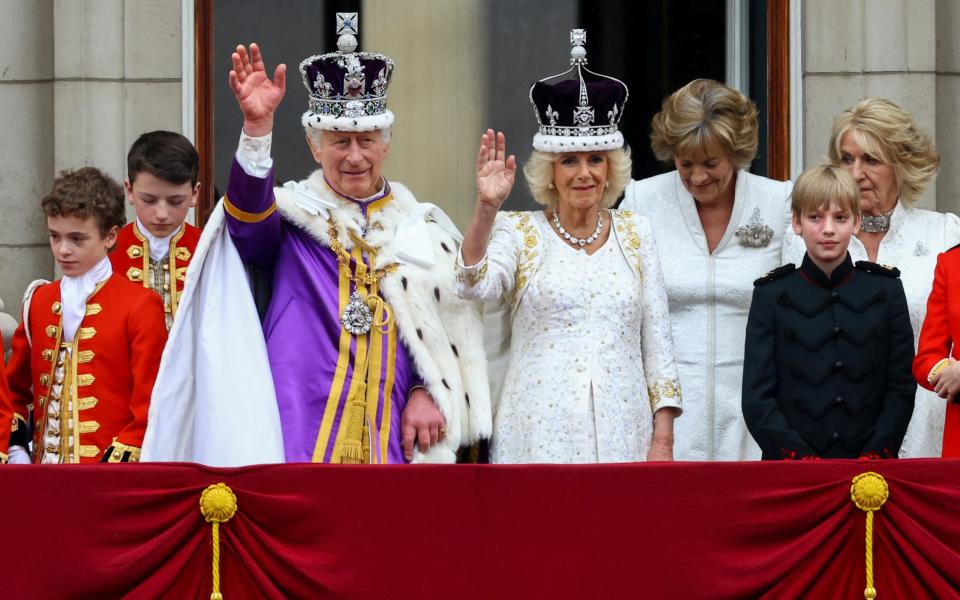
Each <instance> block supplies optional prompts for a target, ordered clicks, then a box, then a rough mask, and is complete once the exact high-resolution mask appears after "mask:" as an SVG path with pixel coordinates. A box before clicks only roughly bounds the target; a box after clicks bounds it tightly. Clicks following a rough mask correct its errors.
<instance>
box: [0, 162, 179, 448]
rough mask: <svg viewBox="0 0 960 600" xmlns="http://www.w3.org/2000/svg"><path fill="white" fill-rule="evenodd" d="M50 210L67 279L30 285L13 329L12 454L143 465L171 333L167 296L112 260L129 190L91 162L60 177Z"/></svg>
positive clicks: (46, 203) (46, 206)
mask: <svg viewBox="0 0 960 600" xmlns="http://www.w3.org/2000/svg"><path fill="white" fill-rule="evenodd" d="M42 206H43V212H44V214H45V215H46V218H47V228H48V229H49V231H50V248H51V250H52V251H53V256H54V258H55V259H56V261H57V264H58V265H59V266H60V269H61V270H62V271H63V278H62V279H59V280H57V281H54V282H52V283H44V284H42V285H39V286H37V287H32V289H31V290H30V291H28V294H27V297H26V298H25V302H24V310H23V322H22V323H21V324H20V326H19V327H18V328H17V331H16V333H15V334H14V338H13V354H12V356H11V358H10V362H9V363H8V364H7V370H6V373H7V377H8V379H9V383H10V391H11V400H12V402H11V403H12V408H13V413H14V416H13V419H15V420H16V421H17V425H18V427H17V428H16V430H15V431H13V432H11V434H10V451H9V460H10V462H11V463H24V462H31V461H32V462H34V463H79V462H97V461H100V462H128V461H136V460H138V459H139V456H140V446H141V444H142V442H143V434H144V430H145V428H146V425H147V409H148V407H149V403H150V393H151V391H152V389H153V383H154V380H155V379H156V375H157V369H158V367H159V365H160V355H161V353H162V352H163V346H164V343H165V342H166V339H167V330H166V327H165V326H164V319H163V306H162V302H161V300H160V298H159V297H158V296H157V295H156V294H154V293H153V292H151V291H149V290H146V289H144V288H143V287H141V286H138V285H133V284H131V283H130V282H129V281H127V280H126V278H125V277H124V276H122V275H121V274H119V273H114V271H113V268H112V266H111V264H110V259H109V258H108V257H107V253H108V252H109V251H110V249H111V248H113V246H114V245H115V243H116V240H117V232H118V231H119V230H120V227H121V226H122V225H123V222H124V205H123V189H122V188H121V187H120V185H119V184H118V183H117V182H115V181H113V180H112V179H110V177H108V176H107V175H105V174H103V173H102V172H101V171H99V170H97V169H94V168H92V167H86V168H83V169H80V170H77V171H67V172H64V173H63V174H61V176H60V177H58V178H57V179H56V180H55V181H54V184H53V189H52V190H51V191H50V193H49V194H47V196H46V197H44V199H43V202H42ZM31 411H32V412H33V431H32V432H28V431H27V426H26V424H27V423H28V422H29V419H28V415H29V414H30V412H31ZM29 442H32V450H31V449H30V447H29Z"/></svg>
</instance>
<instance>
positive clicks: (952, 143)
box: [936, 0, 960, 214]
mask: <svg viewBox="0 0 960 600" xmlns="http://www.w3.org/2000/svg"><path fill="white" fill-rule="evenodd" d="M936 21H937V28H936V32H937V41H936V52H937V95H936V100H937V148H938V149H939V150H940V159H941V161H942V162H941V165H940V174H939V175H938V179H937V184H938V194H937V208H939V209H940V210H942V211H950V212H955V213H958V214H960V2H958V1H957V0H937V10H936Z"/></svg>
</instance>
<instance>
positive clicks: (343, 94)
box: [300, 52, 394, 131]
mask: <svg viewBox="0 0 960 600" xmlns="http://www.w3.org/2000/svg"><path fill="white" fill-rule="evenodd" d="M393 67H394V64H393V60H392V59H391V58H390V57H389V56H386V55H384V54H378V53H375V52H350V53H342V52H331V53H329V54H322V55H316V56H311V57H310V58H307V59H306V60H304V61H303V62H301V63H300V74H301V76H302V78H303V85H304V86H306V88H307V91H308V92H309V94H310V95H309V110H308V111H307V112H306V113H304V115H303V125H304V126H305V127H315V128H318V129H329V130H336V131H372V130H374V129H384V128H386V127H389V126H390V125H391V124H392V123H393V113H392V112H390V111H389V110H387V86H388V85H389V84H390V78H391V76H392V75H393Z"/></svg>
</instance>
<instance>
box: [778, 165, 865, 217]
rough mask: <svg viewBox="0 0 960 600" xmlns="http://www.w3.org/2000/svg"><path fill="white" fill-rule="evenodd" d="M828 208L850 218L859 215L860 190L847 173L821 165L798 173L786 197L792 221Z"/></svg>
mask: <svg viewBox="0 0 960 600" xmlns="http://www.w3.org/2000/svg"><path fill="white" fill-rule="evenodd" d="M831 204H836V205H837V206H838V207H840V208H841V209H843V210H845V211H847V212H849V213H850V214H852V215H859V214H860V211H859V207H860V190H858V189H857V184H856V182H855V181H854V180H853V177H851V176H850V173H847V171H846V169H844V168H842V167H839V166H837V165H831V164H822V165H817V166H815V167H811V168H809V169H807V170H806V171H804V172H803V173H800V177H798V178H797V183H796V185H794V186H793V191H792V192H791V193H790V210H791V211H793V216H794V218H795V219H799V218H800V216H801V215H802V214H804V213H807V212H810V211H812V210H827V209H828V208H829V207H830V205H831Z"/></svg>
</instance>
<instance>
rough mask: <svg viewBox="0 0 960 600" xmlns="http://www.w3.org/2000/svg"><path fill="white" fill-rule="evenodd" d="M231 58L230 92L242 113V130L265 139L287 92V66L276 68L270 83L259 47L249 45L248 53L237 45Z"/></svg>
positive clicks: (281, 65)
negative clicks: (274, 115) (231, 91)
mask: <svg viewBox="0 0 960 600" xmlns="http://www.w3.org/2000/svg"><path fill="white" fill-rule="evenodd" d="M230 58H231V59H232V60H233V69H231V70H230V89H231V90H233V95H234V96H235V97H236V99H237V104H239V105H240V110H241V111H242V112H243V131H244V133H246V134H247V135H249V136H251V137H260V136H264V135H266V134H268V133H270V132H271V131H273V114H274V113H275V112H277V106H279V105H280V101H281V100H283V95H284V93H286V91H287V65H285V64H279V65H277V69H276V71H274V74H273V81H271V80H270V78H269V77H267V71H266V68H265V67H264V64H263V54H261V52H260V48H259V47H258V46H257V45H256V44H250V52H249V53H248V52H247V49H246V48H244V47H243V45H240V46H237V50H236V52H234V53H233V54H232V55H231V57H230Z"/></svg>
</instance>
